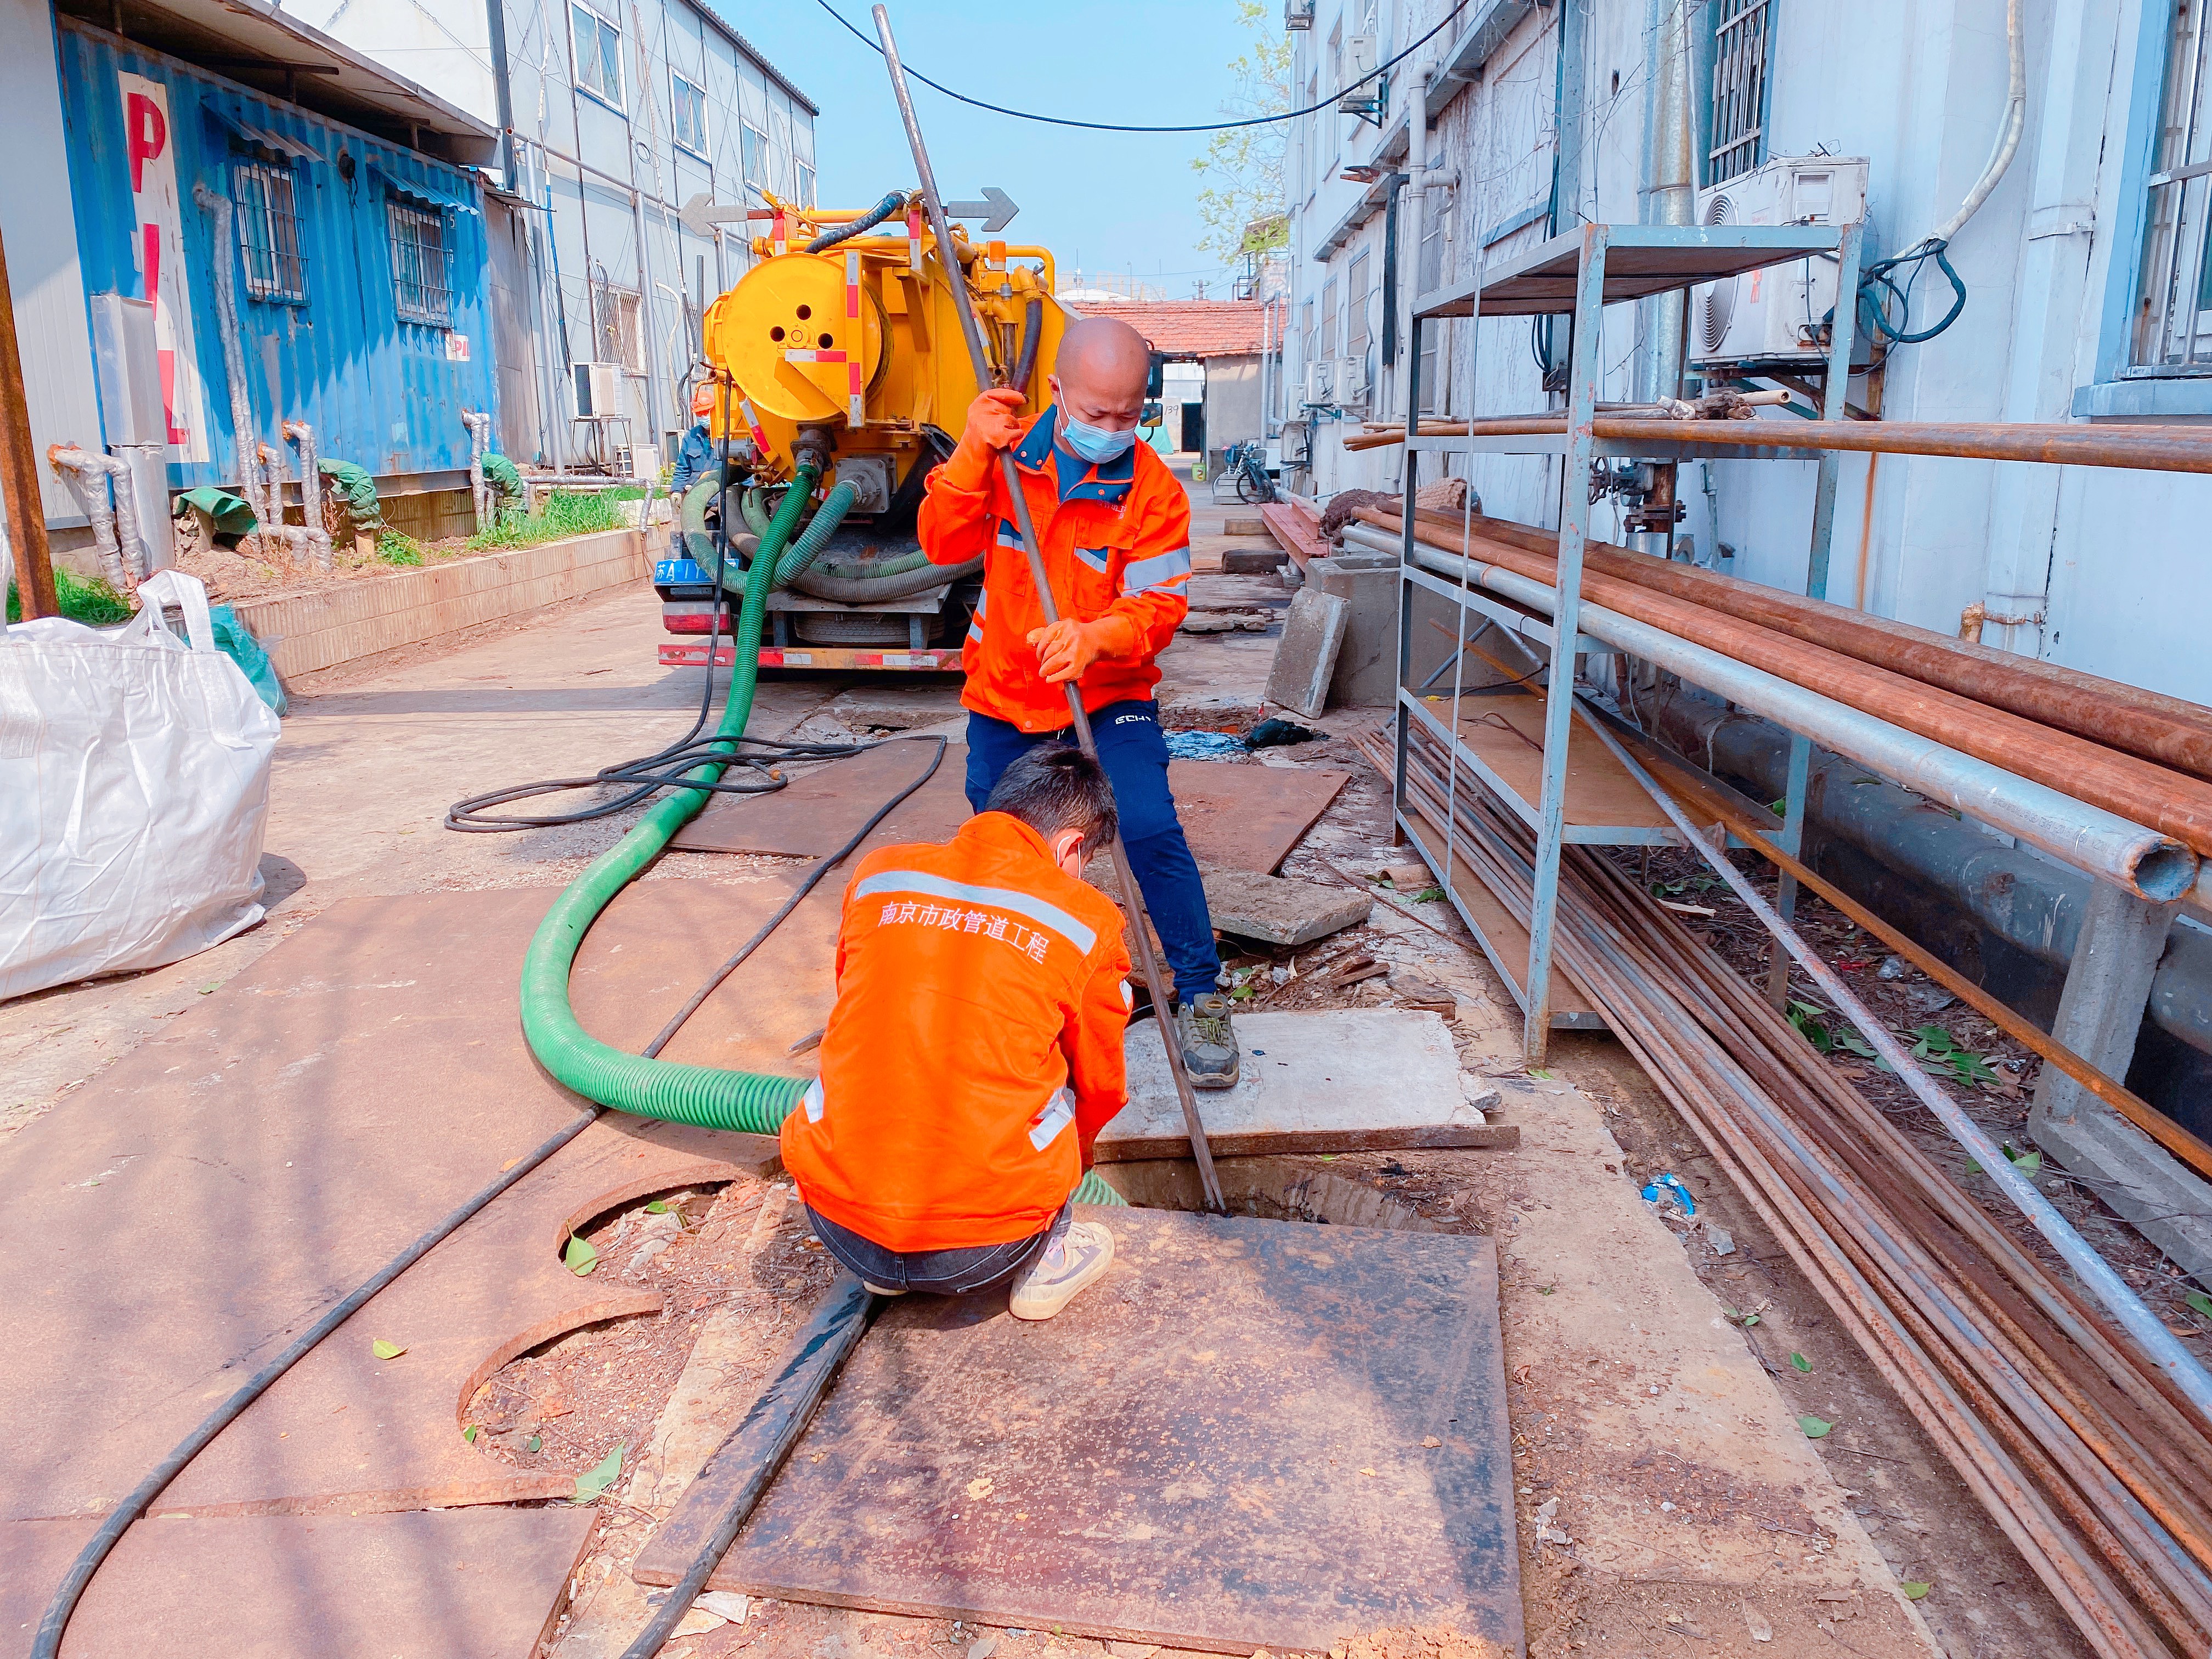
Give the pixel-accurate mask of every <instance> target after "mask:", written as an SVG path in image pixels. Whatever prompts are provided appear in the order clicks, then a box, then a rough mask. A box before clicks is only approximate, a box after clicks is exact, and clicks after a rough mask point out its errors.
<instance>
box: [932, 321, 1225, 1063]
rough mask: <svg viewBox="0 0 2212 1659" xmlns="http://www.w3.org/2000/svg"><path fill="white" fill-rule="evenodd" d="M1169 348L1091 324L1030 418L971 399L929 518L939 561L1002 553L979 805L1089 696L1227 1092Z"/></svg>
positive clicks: (1192, 1049) (1185, 508) (971, 777)
mask: <svg viewBox="0 0 2212 1659" xmlns="http://www.w3.org/2000/svg"><path fill="white" fill-rule="evenodd" d="M1150 370H1151V353H1150V349H1149V348H1148V347H1147V346H1146V342H1145V338H1144V337H1143V336H1142V335H1140V334H1139V333H1138V332H1137V331H1136V330H1134V329H1133V328H1131V327H1130V326H1129V325H1127V323H1123V322H1121V321H1118V320H1116V319H1112V318H1105V317H1088V318H1085V319H1083V320H1081V321H1079V322H1078V323H1075V324H1074V325H1072V326H1071V327H1069V329H1068V330H1067V331H1066V333H1065V334H1064V335H1062V336H1061V337H1060V353H1059V362H1058V371H1059V372H1058V373H1057V374H1054V376H1053V377H1052V381H1051V384H1052V388H1053V395H1054V403H1053V404H1052V406H1051V407H1049V408H1048V409H1046V410H1044V412H1043V413H1042V414H1040V415H1038V416H1036V417H1035V418H1033V419H1032V420H1030V422H1027V423H1026V424H1024V422H1022V421H1021V419H1020V418H1019V416H1018V412H1017V411H1018V410H1019V409H1020V407H1021V404H1022V403H1023V394H1022V393H1021V392H1018V391H1015V390H1013V389H1012V388H1002V389H1000V390H995V391H990V392H984V393H983V394H982V395H981V397H979V398H976V399H975V402H974V403H973V404H970V405H969V410H968V421H967V426H966V428H965V430H964V431H963V434H962V435H961V439H960V444H959V447H958V448H957V450H955V451H954V453H953V455H952V458H951V459H950V460H948V461H946V462H945V464H944V465H942V466H940V467H939V468H938V469H937V470H936V471H934V472H933V473H932V474H931V475H930V477H929V483H928V493H927V497H926V499H925V500H924V501H923V503H922V507H921V518H920V522H919V524H918V526H917V529H918V532H919V534H920V537H921V546H922V550H923V551H924V552H925V553H927V555H928V556H929V557H930V559H931V560H932V562H935V563H938V564H958V563H962V562H965V561H967V560H969V559H973V558H975V556H978V555H979V554H980V555H981V556H984V558H985V561H986V562H985V564H984V567H983V599H982V603H981V605H978V606H977V607H976V611H975V623H974V625H973V626H972V627H970V628H969V630H968V642H967V647H966V649H965V650H964V651H963V653H962V658H961V665H962V667H963V669H965V670H966V671H967V675H968V684H967V688H966V690H963V692H962V693H961V697H960V700H961V702H963V703H965V704H966V705H967V707H968V709H969V716H968V800H969V805H972V806H974V807H975V808H977V809H978V810H979V811H980V810H981V807H982V805H983V803H984V801H985V799H987V797H988V796H989V794H990V793H991V790H992V787H993V786H994V785H995V784H996V782H997V781H998V780H999V777H1000V775H1001V774H1002V773H1003V772H1004V771H1005V770H1006V767H1007V766H1008V765H1010V764H1011V763H1012V762H1013V761H1014V760H1015V758H1016V757H1018V756H1020V755H1022V754H1023V753H1024V752H1025V751H1027V750H1030V749H1031V748H1032V747H1034V746H1035V745H1036V744H1042V743H1051V742H1060V741H1065V740H1066V738H1067V736H1068V732H1069V715H1068V708H1067V697H1066V692H1065V690H1063V687H1064V686H1065V684H1066V682H1068V681H1070V680H1073V681H1074V682H1075V683H1076V684H1077V685H1079V687H1080V688H1081V689H1082V692H1083V706H1084V708H1085V710H1086V711H1087V712H1088V713H1089V714H1090V716H1091V726H1092V730H1093V732H1094V734H1095V735H1096V737H1097V744H1098V758H1099V761H1100V763H1102V764H1103V766H1104V767H1105V769H1106V775H1107V776H1108V777H1109V778H1110V779H1111V780H1112V781H1113V785H1114V796H1115V802H1116V804H1117V805H1118V806H1119V807H1120V809H1121V840H1122V844H1123V845H1124V846H1125V847H1127V848H1128V853H1129V864H1130V867H1131V871H1132V872H1133V874H1134V875H1135V876H1136V878H1137V883H1138V885H1139V888H1141V889H1142V890H1143V892H1144V896H1145V908H1146V909H1147V910H1148V911H1150V912H1151V914H1152V925H1153V927H1155V928H1157V929H1158V933H1159V936H1160V942H1161V944H1162V945H1164V946H1165V947H1166V950H1167V958H1168V966H1169V968H1170V970H1171V971H1172V973H1173V975H1174V979H1175V994H1176V1009H1175V1012H1174V1018H1175V1022H1176V1036H1177V1038H1178V1040H1179V1042H1180V1046H1181V1048H1182V1057H1183V1066H1184V1069H1185V1070H1186V1071H1187V1072H1188V1073H1189V1076H1190V1080H1191V1082H1192V1084H1193V1085H1195V1086H1196V1087H1198V1088H1200V1089H1226V1088H1228V1087H1230V1086H1231V1085H1234V1084H1235V1083H1236V1081H1237V1075H1238V1071H1239V1064H1240V1060H1239V1054H1238V1051H1237V1036H1236V1031H1235V1030H1234V1028H1233V1027H1232V1026H1231V1023H1230V1014H1229V1007H1230V1005H1229V999H1228V998H1227V997H1225V996H1224V995H1223V994H1222V993H1221V989H1220V977H1221V959H1220V956H1219V954H1218V952H1217V951H1216V950H1215V948H1214V942H1213V923H1212V918H1211V917H1210V916H1209V915H1207V913H1206V889H1205V887H1204V886H1203V885H1202V884H1200V880H1199V874H1198V863H1197V860H1194V859H1193V858H1192V857H1191V854H1190V847H1189V844H1188V842H1186V841H1185V839H1184V837H1183V831H1182V822H1181V820H1180V819H1178V818H1177V817H1176V808H1175V797H1174V795H1173V794H1172V793H1170V791H1169V788H1168V750H1167V741H1166V739H1165V738H1164V737H1163V736H1162V735H1161V732H1160V725H1159V710H1158V707H1157V706H1156V705H1155V704H1154V702H1153V701H1152V688H1153V687H1154V686H1156V685H1157V684H1159V678H1160V671H1159V670H1158V668H1157V667H1156V666H1154V665H1153V659H1154V657H1156V656H1157V655H1158V653H1159V652H1160V651H1161V650H1162V649H1163V648H1164V647H1165V646H1166V645H1167V644H1168V642H1169V641H1170V640H1172V639H1173V638H1174V637H1175V632H1176V628H1177V627H1178V626H1179V625H1180V624H1181V623H1182V619H1183V617H1185V616H1186V615H1187V614H1188V612H1189V610H1190V602H1189V599H1188V595H1187V592H1186V588H1187V586H1188V582H1189V580H1190V499H1189V497H1188V496H1187V495H1185V494H1184V493H1183V489H1182V485H1181V484H1180V483H1176V479H1175V477H1174V475H1173V474H1171V473H1170V471H1168V468H1167V464H1166V463H1165V462H1164V461H1162V460H1161V459H1160V458H1159V457H1158V455H1157V454H1155V453H1153V452H1152V448H1151V447H1149V446H1148V445H1145V444H1139V443H1138V442H1137V441H1136V428H1137V422H1138V420H1139V416H1141V415H1142V414H1143V412H1144V407H1145V385H1146V379H1147V377H1148V375H1149V374H1150ZM1002 450H1011V451H1012V453H1013V456H1014V460H1015V464H1016V470H1017V471H1018V473H1019V475H1020V477H1021V480H1022V489H1023V493H1024V495H1025V496H1026V498H1027V500H1028V502H1029V509H1030V518H1031V520H1032V521H1033V522H1034V523H1035V525H1036V531H1037V536H1038V538H1039V541H1040V543H1041V544H1042V553H1043V556H1044V565H1045V572H1046V575H1047V577H1048V580H1050V581H1051V583H1052V587H1053V592H1054V595H1055V597H1056V598H1057V599H1058V600H1059V603H1060V620H1059V621H1058V622H1055V623H1051V624H1049V625H1048V624H1047V623H1046V622H1045V619H1044V611H1043V607H1042V605H1041V604H1040V603H1039V601H1038V598H1037V593H1036V587H1035V586H1034V584H1033V583H1032V581H1031V580H1030V567H1029V561H1028V558H1027V556H1026V555H1025V554H1024V550H1023V548H1022V540H1021V533H1020V532H1019V530H1018V528H1017V527H1016V523H1015V519H1014V508H1013V502H1012V497H1011V496H1009V495H1007V493H1006V479H1005V477H1004V476H1003V475H1002V472H1001V471H1000V465H999V454H1000V451H1002Z"/></svg>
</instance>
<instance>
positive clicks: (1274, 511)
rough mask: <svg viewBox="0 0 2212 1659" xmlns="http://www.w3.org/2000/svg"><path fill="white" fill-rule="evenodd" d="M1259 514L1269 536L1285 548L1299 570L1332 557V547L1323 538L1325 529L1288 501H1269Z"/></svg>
mask: <svg viewBox="0 0 2212 1659" xmlns="http://www.w3.org/2000/svg"><path fill="white" fill-rule="evenodd" d="M1259 513H1260V517H1261V520H1264V521H1265V522H1266V524H1267V529H1268V532H1269V533H1270V534H1272V535H1273V537H1274V538H1275V539H1276V540H1277V541H1279V542H1280V543H1281V544H1283V550H1284V551H1285V552H1286V553H1288V554H1289V555H1290V556H1291V561H1292V562H1294V563H1295V564H1296V565H1297V567H1298V568H1299V569H1301V570H1303V569H1304V568H1306V567H1307V566H1308V565H1309V564H1310V563H1312V562H1314V561H1315V560H1316V559H1320V558H1326V557H1327V556H1328V543H1327V542H1324V541H1323V540H1322V538H1321V526H1319V525H1318V524H1317V523H1316V521H1315V520H1312V519H1310V518H1308V517H1307V516H1306V515H1305V514H1304V513H1303V512H1301V511H1299V509H1298V508H1297V507H1294V506H1292V505H1291V503H1289V502H1288V501H1269V502H1267V504H1266V505H1264V506H1263V507H1261V508H1260V509H1259Z"/></svg>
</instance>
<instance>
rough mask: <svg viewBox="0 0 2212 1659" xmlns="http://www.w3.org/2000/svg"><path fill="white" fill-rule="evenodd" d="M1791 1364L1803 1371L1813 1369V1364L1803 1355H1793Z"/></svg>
mask: <svg viewBox="0 0 2212 1659" xmlns="http://www.w3.org/2000/svg"><path fill="white" fill-rule="evenodd" d="M1790 1364H1793V1365H1795V1366H1796V1368H1797V1369H1798V1370H1801V1371H1809V1370H1812V1369H1813V1362H1812V1361H1811V1360H1809V1359H1808V1358H1805V1356H1804V1355H1803V1354H1802V1353H1792V1354H1791V1355H1790Z"/></svg>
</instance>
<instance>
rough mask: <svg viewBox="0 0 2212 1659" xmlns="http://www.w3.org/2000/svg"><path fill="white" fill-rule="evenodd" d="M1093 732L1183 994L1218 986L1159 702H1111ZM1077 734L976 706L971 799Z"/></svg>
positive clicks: (971, 724)
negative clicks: (1024, 723) (1043, 747)
mask: <svg viewBox="0 0 2212 1659" xmlns="http://www.w3.org/2000/svg"><path fill="white" fill-rule="evenodd" d="M1091 735H1092V736H1093V737H1095V738H1097V740H1098V761H1099V763H1100V764H1101V765H1102V766H1103V767H1104V768H1105V769H1106V776H1107V779H1108V781H1110V782H1111V783H1112V784H1113V786H1114V805H1115V807H1116V809H1117V810H1118V811H1120V813H1121V844H1122V845H1123V846H1124V847H1126V848H1128V849H1129V868H1130V869H1131V870H1132V871H1133V872H1135V874H1136V878H1137V885H1138V887H1139V889H1140V890H1142V891H1143V893H1144V896H1145V908H1146V909H1147V910H1149V911H1150V912H1152V927H1153V928H1154V929H1155V931H1157V932H1158V934H1159V936H1160V943H1161V944H1163V945H1165V946H1166V947H1167V954H1168V970H1169V972H1170V975H1171V976H1172V977H1173V978H1174V980H1175V988H1176V996H1177V997H1178V998H1179V999H1180V1000H1182V1002H1183V1003H1184V1004H1185V1005H1186V1006H1188V1004H1189V1002H1190V1001H1191V1000H1192V999H1193V998H1195V997H1202V996H1204V995H1205V994H1206V993H1207V992H1209V991H1212V990H1213V989H1215V988H1216V986H1217V984H1218V981H1219V980H1220V977H1221V957H1220V955H1219V953H1218V952H1217V951H1215V950H1214V948H1213V922H1212V918H1211V917H1209V916H1208V915H1206V889H1205V887H1204V886H1203V885H1202V884H1200V881H1199V878H1198V860H1196V859H1194V858H1193V857H1191V855H1190V844H1189V843H1188V842H1186V841H1185V840H1184V839H1183V836H1182V820H1181V819H1179V818H1177V817H1176V810H1175V797H1174V796H1173V795H1172V794H1170V793H1169V792H1168V744H1167V739H1166V738H1164V737H1162V736H1161V735H1160V720H1159V709H1158V706H1157V705H1155V704H1153V703H1152V702H1138V701H1135V700H1131V701H1130V702H1109V703H1108V704H1107V705H1106V706H1105V707H1104V708H1101V709H1099V710H1098V711H1097V713H1095V714H1092V715H1091ZM1073 738H1074V734H1073V732H1072V731H1063V732H1024V731H1022V730H1021V729H1020V728H1019V727H1018V726H1011V725H1009V724H1007V722H1006V721H1005V720H994V719H992V718H991V716H989V715H988V714H976V713H975V712H974V711H973V710H970V711H969V715H968V805H970V806H971V807H973V808H975V811H978V812H980V811H982V810H983V803H984V802H985V801H987V800H988V799H990V798H991V791H992V790H993V789H994V787H997V784H998V781H999V776H1000V774H1001V773H1003V772H1004V771H1005V770H1006V768H1008V767H1009V766H1011V765H1012V764H1013V763H1014V761H1015V760H1016V759H1017V758H1018V757H1019V756H1021V755H1022V754H1024V752H1026V751H1027V750H1030V749H1033V748H1035V747H1036V745H1037V744H1041V743H1069V742H1073ZM1093 850H1095V851H1096V852H1098V853H1104V852H1106V851H1107V850H1108V849H1107V848H1103V847H1101V848H1095V849H1093ZM1134 954H1135V947H1134V946H1132V947H1131V955H1132V956H1133V955H1134Z"/></svg>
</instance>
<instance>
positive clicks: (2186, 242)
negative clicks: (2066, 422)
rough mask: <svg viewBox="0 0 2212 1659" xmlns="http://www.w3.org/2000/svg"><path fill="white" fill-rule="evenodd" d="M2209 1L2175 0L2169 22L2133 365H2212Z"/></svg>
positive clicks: (2180, 369)
mask: <svg viewBox="0 0 2212 1659" xmlns="http://www.w3.org/2000/svg"><path fill="white" fill-rule="evenodd" d="M2208 9H2209V8H2208V7H2207V5H2206V4H2205V3H2204V0H2177V3H2176V4H2175V5H2174V7H2173V12H2172V19H2171V21H2170V22H2169V23H2168V25H2167V30H2166V82H2165V86H2164V88H2163V96H2162V98H2161V100H2160V112H2159V129H2158V149H2157V150H2156V151H2155V152H2154V158H2153V161H2152V169H2153V170H2152V173H2151V176H2150V177H2149V179H2147V180H2146V181H2145V184H2144V191H2145V197H2144V202H2143V210H2144V214H2145V219H2144V224H2143V264H2142V278H2141V287H2140V289H2139V290H2138V292H2137V295H2136V317H2135V338H2134V340H2133V342H2132V344H2131V349H2130V353H2129V367H2130V369H2132V370H2133V371H2135V372H2136V373H2138V374H2191V373H2194V374H2203V373H2204V372H2205V371H2206V370H2207V369H2208V368H2212V258H2206V253H2207V250H2208V247H2212V114H2208V112H2207V111H2206V109H2205V92H2206V90H2207V88H2206V85H2205V81H2206V70H2207V69H2208V68H2212V63H2208V54H2207V50H2206V47H2207V44H2208V43H2207V39H2206V36H2207V30H2206V28H2205V14H2206V12H2207V10H2208Z"/></svg>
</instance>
